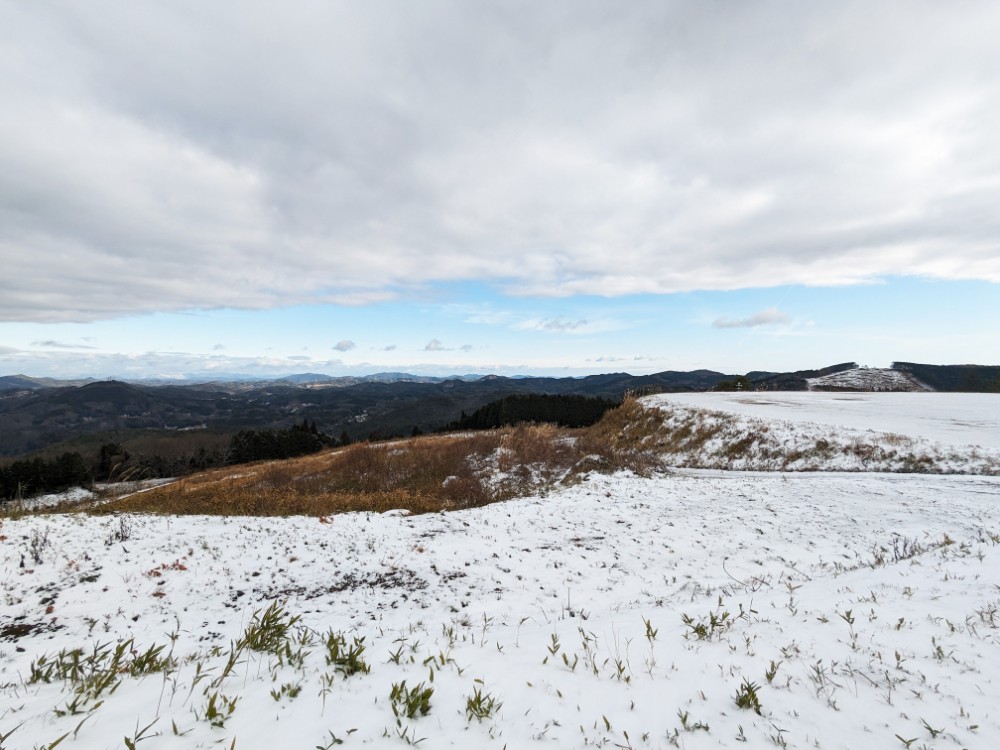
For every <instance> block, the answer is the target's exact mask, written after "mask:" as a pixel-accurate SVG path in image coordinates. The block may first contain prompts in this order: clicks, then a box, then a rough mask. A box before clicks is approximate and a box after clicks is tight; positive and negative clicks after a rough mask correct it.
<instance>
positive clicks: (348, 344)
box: [333, 339, 357, 352]
mask: <svg viewBox="0 0 1000 750" xmlns="http://www.w3.org/2000/svg"><path fill="white" fill-rule="evenodd" d="M355 347H357V344H355V343H354V342H353V341H349V340H348V339H342V340H340V341H338V342H337V343H336V344H334V345H333V348H334V349H336V350H337V351H338V352H349V351H350V350H351V349H354V348H355Z"/></svg>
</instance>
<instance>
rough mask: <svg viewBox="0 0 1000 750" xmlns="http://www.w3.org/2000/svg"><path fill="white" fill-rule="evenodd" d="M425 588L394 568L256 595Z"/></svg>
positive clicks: (308, 596) (278, 596) (302, 595)
mask: <svg viewBox="0 0 1000 750" xmlns="http://www.w3.org/2000/svg"><path fill="white" fill-rule="evenodd" d="M425 588H427V581H425V580H424V579H423V578H420V577H419V576H418V575H417V574H416V573H414V572H413V571H412V570H406V569H403V568H394V569H392V570H389V571H386V572H384V573H383V572H379V573H366V574H363V575H355V574H354V573H348V574H347V575H346V576H344V577H342V578H340V579H339V580H337V581H334V582H333V583H330V584H328V585H325V586H314V587H311V588H310V587H306V586H286V587H284V588H271V589H263V590H259V591H257V592H255V593H258V594H259V595H260V596H261V597H263V598H264V599H287V598H291V597H295V598H299V599H305V600H309V599H318V598H319V597H321V596H327V595H329V594H339V593H342V592H344V591H356V590H357V589H371V590H373V591H374V590H375V589H382V590H385V591H388V590H389V589H404V590H406V591H420V590H421V589H425Z"/></svg>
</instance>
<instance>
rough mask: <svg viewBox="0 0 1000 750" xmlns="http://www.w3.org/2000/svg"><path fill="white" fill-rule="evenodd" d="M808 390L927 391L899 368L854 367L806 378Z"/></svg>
mask: <svg viewBox="0 0 1000 750" xmlns="http://www.w3.org/2000/svg"><path fill="white" fill-rule="evenodd" d="M806 384H807V387H808V389H809V390H810V391H875V392H878V391H891V392H904V391H928V390H931V389H930V388H928V387H927V386H925V385H923V384H922V383H920V382H919V381H918V380H917V379H916V378H915V377H914V376H913V375H911V374H910V373H908V372H903V371H900V370H891V369H884V368H878V367H855V368H852V369H850V370H842V371H840V372H835V373H831V374H829V375H822V376H820V377H817V378H807V379H806Z"/></svg>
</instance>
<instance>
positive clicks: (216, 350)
mask: <svg viewBox="0 0 1000 750" xmlns="http://www.w3.org/2000/svg"><path fill="white" fill-rule="evenodd" d="M225 348H226V347H225V346H224V345H222V344H216V345H215V346H213V347H212V351H213V352H221V351H222V350H223V349H225Z"/></svg>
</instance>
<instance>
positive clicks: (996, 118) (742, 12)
mask: <svg viewBox="0 0 1000 750" xmlns="http://www.w3.org/2000/svg"><path fill="white" fill-rule="evenodd" d="M899 18H900V16H899V7H898V5H897V4H896V3H894V2H886V1H885V0H873V2H871V3H863V4H857V3H799V4H795V5H794V6H793V7H790V6H788V5H787V4H779V3H774V2H767V1H765V2H758V3H744V4H740V7H739V8H737V9H736V10H734V9H733V8H731V7H729V5H728V4H727V5H719V4H714V3H662V2H652V1H649V2H641V1H639V2H635V3H630V4H629V8H628V12H627V13H626V12H623V13H609V12H608V9H607V7H606V6H604V5H603V4H600V3H597V4H586V5H583V6H580V5H579V4H575V3H564V4H556V5H554V6H551V7H550V6H548V5H546V6H544V7H543V6H538V7H534V6H532V7H531V8H530V9H529V10H528V11H527V12H521V13H514V12H512V11H511V9H510V7H509V6H508V5H507V4H505V3H503V2H499V0H493V1H491V0H485V1H484V2H477V3H458V2H449V1H448V0H445V2H442V3H438V4H426V3H398V4H395V5H394V6H393V12H391V13H385V12H384V11H383V9H381V8H379V7H376V6H375V5H372V4H357V5H355V6H350V7H344V6H342V5H340V4H315V3H309V2H305V1H304V0H301V1H293V2H289V3H282V4H281V7H280V8H279V7H277V6H274V7H273V8H269V7H267V6H260V7H259V8H256V9H255V12H252V13H247V12H244V7H243V5H242V4H238V3H237V2H236V1H235V0H219V2H213V3H210V4H202V5H201V6H198V7H197V8H194V9H192V8H191V7H187V6H186V5H179V4H174V3H161V4H158V5H155V6H150V7H148V8H147V7H144V8H143V12H141V13H139V12H137V11H136V10H135V9H134V8H133V7H132V6H131V5H130V4H128V3H123V4H120V5H114V4H110V5H108V6H107V7H104V8H103V9H102V12H101V13H93V12H88V10H87V9H86V8H85V7H84V6H82V5H76V4H66V6H65V7H61V10H60V12H58V13H53V12H50V10H49V9H48V7H47V6H46V5H45V4H40V3H6V4H4V5H3V6H2V7H0V28H7V29H16V31H17V33H16V34H10V35H8V38H6V39H5V52H6V54H5V55H4V56H3V57H2V59H0V97H2V101H3V103H4V107H3V118H2V119H0V165H2V169H0V207H2V209H0V214H2V217H0V263H2V264H3V266H4V267H11V266H12V265H13V264H14V263H15V262H16V263H17V268H18V273H17V274H16V276H13V277H10V276H8V277H7V278H4V279H3V281H2V282H0V292H2V293H0V321H42V322H46V321H89V320H96V319H107V318H115V317H121V316H126V315H132V314H136V313H143V312H152V311H169V310H198V309H206V308H220V307H232V308H242V309H268V308H274V307H279V306H289V305H300V304H327V303H329V304H338V305H365V304H378V303H380V302H384V301H387V300H393V299H402V298H407V297H415V296H420V295H424V294H426V292H427V290H428V288H429V287H431V286H433V285H435V284H450V283H455V282H462V281H470V280H471V281H479V282H483V283H485V284H487V285H490V286H491V287H493V288H498V289H501V290H503V291H505V292H507V293H509V294H518V295H534V296H571V295H601V296H618V295H627V294H638V293H651V294H664V293H671V292H677V291H687V290H696V289H712V290H725V289H738V288H749V287H767V286H777V285H788V284H806V285H816V286H822V285H843V284H855V283H859V282H863V281H867V280H871V279H873V278H878V277H884V276H890V275H915V276H923V277H931V278H939V279H975V280H986V281H991V282H994V283H998V282H1000V253H998V252H997V245H996V238H997V237H998V236H1000V214H998V213H997V212H996V211H995V210H994V208H995V206H996V205H998V204H1000V183H998V182H997V180H996V179H994V176H995V175H996V174H997V173H998V172H1000V143H998V141H997V139H996V138H995V133H996V132H997V131H998V130H1000V78H998V77H997V76H986V75H982V71H984V70H992V69H1000V45H997V44H996V43H995V38H996V29H997V28H998V26H1000V5H997V4H991V3H978V4H972V5H968V4H957V3H923V4H919V5H917V6H916V7H914V8H912V9H910V11H909V12H907V15H906V33H905V34H900V33H899ZM498 21H502V22H498ZM176 49H184V50H187V51H188V52H189V54H184V55H172V54H168V53H167V52H168V51H169V50H176ZM498 60H503V61H505V62H504V64H503V65H499V64H497V61H498ZM24 71H30V73H31V74H30V75H26V74H24ZM220 92H222V94H220ZM401 92H403V93H401ZM67 258H69V259H71V260H70V261H69V262H67V261H66V259H67ZM193 269H196V270H197V272H196V273H193V272H192V270H193ZM554 320H558V319H554ZM566 322H567V323H570V324H571V323H572V322H573V321H566ZM566 330H575V329H566ZM564 332H565V331H564Z"/></svg>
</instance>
